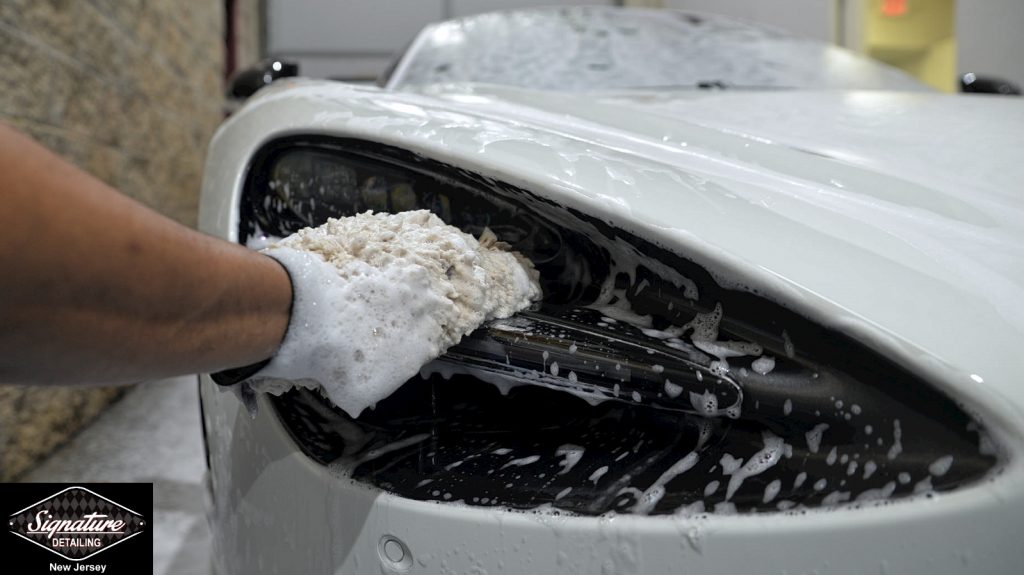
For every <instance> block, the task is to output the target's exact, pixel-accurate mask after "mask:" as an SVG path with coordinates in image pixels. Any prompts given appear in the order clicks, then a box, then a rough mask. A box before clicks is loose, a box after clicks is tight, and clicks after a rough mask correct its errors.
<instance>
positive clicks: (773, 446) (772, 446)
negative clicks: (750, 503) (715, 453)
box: [722, 431, 785, 500]
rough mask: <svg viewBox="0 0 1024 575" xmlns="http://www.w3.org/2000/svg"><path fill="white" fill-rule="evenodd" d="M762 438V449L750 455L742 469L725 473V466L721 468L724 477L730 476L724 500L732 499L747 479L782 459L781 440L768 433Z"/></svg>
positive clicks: (782, 443)
mask: <svg viewBox="0 0 1024 575" xmlns="http://www.w3.org/2000/svg"><path fill="white" fill-rule="evenodd" d="M763 437H764V447H763V448H762V449H761V451H758V452H757V453H755V454H754V455H752V456H751V457H750V460H749V461H748V462H747V464H746V465H743V466H742V467H739V465H737V466H736V467H734V468H733V469H732V470H731V471H727V470H726V469H725V465H723V466H722V467H723V471H724V472H725V473H726V475H731V477H730V478H729V486H728V487H727V488H726V492H725V498H726V500H729V499H732V496H733V495H734V494H735V493H736V490H737V489H739V488H740V486H741V485H743V482H744V481H746V479H747V478H748V477H753V476H755V475H760V474H761V473H764V472H765V471H766V470H768V469H771V468H772V467H774V466H775V464H776V463H778V462H779V458H780V457H782V451H783V446H784V445H785V442H783V441H782V438H781V437H778V436H777V435H775V434H773V433H771V432H770V431H765V432H764V433H763ZM740 464H742V463H740ZM730 467H732V466H730Z"/></svg>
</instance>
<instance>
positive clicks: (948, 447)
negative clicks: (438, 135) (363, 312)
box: [240, 138, 998, 515]
mask: <svg viewBox="0 0 1024 575" xmlns="http://www.w3.org/2000/svg"><path fill="white" fill-rule="evenodd" d="M422 208H428V209H430V210H432V211H434V212H435V213H437V214H438V215H439V216H440V217H441V218H442V219H444V220H445V221H447V222H448V223H450V224H453V225H456V226H458V227H460V228H462V229H463V230H465V231H468V232H471V233H474V234H477V235H478V234H479V233H480V232H482V231H483V229H484V227H490V228H491V229H492V230H494V231H495V232H496V234H497V235H498V237H499V238H500V239H502V240H504V241H507V242H508V243H510V244H511V245H512V246H513V248H515V249H517V250H519V251H521V252H522V253H524V254H525V255H527V256H528V257H530V258H531V259H532V260H533V261H534V262H535V264H536V265H537V267H538V269H539V270H540V272H541V278H542V283H543V289H544V293H545V302H544V306H556V307H558V308H559V309H563V310H572V309H580V310H581V311H580V312H579V313H580V314H581V316H583V315H586V316H587V317H588V318H589V319H587V321H589V322H590V324H591V325H593V328H594V331H593V333H594V334H595V335H594V337H595V340H594V342H599V341H600V338H601V337H613V336H614V337H617V338H620V339H622V338H625V339H627V340H628V343H630V344H636V345H638V346H647V348H650V349H657V348H658V347H657V346H662V347H664V346H669V347H671V346H675V348H674V349H676V350H680V349H684V347H683V346H688V347H686V348H685V349H687V350H690V351H692V352H693V355H692V356H688V357H691V358H692V359H693V361H694V362H696V363H698V364H700V365H702V366H704V367H706V368H707V369H717V370H718V371H717V373H718V374H719V376H720V378H721V380H722V381H724V382H726V383H728V382H733V383H734V384H735V385H738V386H739V389H741V390H743V393H742V395H743V396H744V403H743V411H742V414H741V415H740V417H739V418H738V419H728V418H704V417H698V416H694V415H693V414H688V413H680V412H676V411H671V410H665V409H657V407H658V406H659V405H660V406H662V407H664V406H665V405H671V404H672V402H673V401H674V400H676V399H678V398H677V397H672V396H673V393H675V392H676V389H675V388H673V387H671V386H670V385H669V384H670V383H671V381H670V378H669V377H668V376H666V375H665V374H664V373H663V372H664V371H668V372H669V374H671V373H672V371H671V370H672V369H676V366H669V369H667V370H666V368H665V366H660V367H661V368H662V370H661V371H658V370H651V369H649V368H650V367H651V366H650V365H646V366H644V370H639V369H638V373H640V372H641V371H643V373H642V375H643V377H645V378H649V379H650V380H651V385H652V387H651V390H650V391H651V393H650V397H645V398H644V402H643V404H641V405H636V404H627V403H621V402H606V403H601V404H599V405H590V404H588V403H587V402H585V401H582V400H580V399H579V398H577V397H573V396H571V395H568V394H564V393H559V392H556V391H551V390H549V389H543V388H539V387H533V386H521V387H516V388H514V389H511V390H505V391H507V394H503V393H502V392H501V390H499V388H498V387H495V386H492V385H488V384H487V383H484V382H481V381H480V380H479V379H478V378H477V377H473V376H468V375H465V374H455V375H451V373H446V374H445V375H450V378H448V379H446V378H445V377H443V376H442V375H439V374H434V375H426V374H425V376H424V378H423V379H422V380H419V379H417V380H413V381H411V382H410V383H409V384H408V385H405V386H404V387H403V388H401V389H400V390H399V391H398V392H396V393H395V394H394V395H393V396H391V397H389V398H388V399H386V400H385V401H383V402H381V403H380V404H378V405H377V407H376V409H374V410H368V411H367V412H364V414H363V415H361V416H360V417H359V418H358V419H352V418H350V417H348V416H347V415H345V414H344V413H343V412H342V411H341V410H339V409H336V408H334V407H333V406H331V405H330V404H329V403H327V402H326V400H325V399H323V398H322V397H320V396H319V394H317V393H315V392H310V391H308V390H301V391H292V392H289V393H287V394H285V395H284V396H281V397H277V398H273V399H272V402H273V404H274V405H275V407H276V411H277V414H278V415H279V417H280V418H281V420H282V421H283V422H284V424H285V426H286V427H287V429H288V430H289V432H290V433H291V434H292V437H293V438H294V439H295V441H296V443H297V445H298V447H299V448H300V449H302V450H303V451H304V452H305V453H306V454H307V455H308V456H309V457H311V458H312V459H314V460H316V461H318V462H320V463H322V464H324V465H336V466H340V467H342V468H344V469H345V471H346V472H347V473H349V474H351V475H352V476H353V477H354V478H355V479H357V480H359V481H363V482H366V483H369V484H372V485H376V486H378V487H380V488H382V489H386V490H389V491H392V492H394V493H397V494H399V495H402V496H405V497H410V498H415V499H426V500H437V501H461V502H463V503H465V504H469V505H481V506H503V507H509V508H517V509H530V508H536V507H541V506H551V507H554V508H557V509H561V510H564V511H567V512H572V513H580V514H587V515H596V514H601V513H607V512H634V513H645V514H670V513H680V512H682V513H696V512H763V511H778V510H792V509H801V508H813V507H822V506H832V505H839V504H863V503H865V502H870V501H877V500H887V499H892V498H901V497H907V496H911V495H914V494H930V493H933V492H935V491H948V490H951V489H955V488H957V487H960V486H962V485H965V484H968V483H971V482H974V481H977V480H978V479H979V478H981V477H983V476H985V475H986V474H988V473H990V472H991V471H992V470H993V469H994V468H995V467H996V466H997V463H998V458H997V456H996V454H995V453H994V451H993V449H992V447H991V445H992V444H991V441H990V440H989V439H988V438H987V437H986V435H985V433H984V432H983V430H982V427H981V425H980V424H979V423H978V422H976V421H974V420H973V419H972V418H971V417H970V416H969V415H967V414H966V413H965V412H964V411H963V410H962V409H960V408H959V407H958V406H957V405H956V404H955V403H954V402H953V401H951V400H950V399H949V398H947V397H945V396H943V395H942V394H940V393H939V392H937V391H936V390H935V389H934V388H933V387H931V386H930V385H928V383H927V382H925V381H923V380H922V379H921V378H919V377H917V376H916V375H914V374H912V373H909V372H907V371H906V370H904V369H902V368H901V367H899V366H897V365H896V364H894V363H893V362H892V361H890V360H888V359H887V358H885V357H883V356H881V355H879V354H877V353H875V352H873V351H871V350H870V349H868V348H867V347H865V346H864V345H862V344H860V343H859V342H857V341H855V340H853V339H851V338H849V337H847V336H845V335H843V334H840V333H836V332H834V331H830V330H827V329H825V328H822V327H821V326H818V325H816V324H814V323H813V322H810V321H808V320H807V319H805V318H803V317H801V316H798V315H797V314H795V313H792V312H790V311H788V310H786V309H785V308H783V307H781V306H779V305H777V304H775V303H772V302H770V301H768V300H765V299H764V298H761V297H759V296H757V295H755V294H753V293H749V292H741V291H736V290H730V289H725V288H723V287H721V286H719V285H718V284H717V283H716V282H715V281H714V280H713V279H712V277H711V275H710V274H708V273H707V271H706V270H704V269H702V268H700V267H699V266H697V265H696V264H694V263H693V262H691V261H689V260H687V259H685V258H684V257H682V256H680V255H679V254H676V253H673V252H671V251H669V250H666V249H664V248H662V247H659V246H657V245H654V244H652V243H651V242H648V241H646V240H644V239H643V238H640V237H637V236H635V235H633V234H631V233H629V232H627V231H624V230H622V229H618V228H615V227H613V226H611V225H609V224H608V223H606V222H602V221H599V220H597V219H594V218H592V217H590V216H588V215H586V214H582V213H579V212H576V211H573V210H569V209H566V208H564V207H562V206H558V205H555V204H554V203H552V202H551V201H549V200H546V199H544V198H540V197H538V196H535V195H532V194H530V193H529V192H527V191H524V190H520V189H517V188H515V187H513V186H509V185H507V184H503V183H501V182H495V181H492V180H489V179H487V178H483V177H480V176H477V175H474V174H471V173H467V172H465V171H462V170H459V169H457V168H454V167H452V166H447V165H444V164H441V163H439V162H435V161H431V160H428V159H425V158H422V157H419V156H416V155H413V154H410V153H408V152H404V151H402V150H398V149H394V148H390V147H386V146H382V145H376V144H371V143H367V142H359V141H351V140H339V139H329V138H289V139H284V140H280V141H277V142H274V143H272V144H270V145H268V146H267V147H265V148H264V149H263V150H262V151H261V152H260V153H259V154H258V155H257V157H256V158H255V161H254V164H253V165H252V166H251V170H250V173H249V176H248V179H247V183H246V188H245V190H244V194H243V198H242V203H241V206H240V213H241V230H240V238H241V240H242V241H243V242H245V241H246V240H247V239H249V238H252V237H255V236H258V235H260V234H270V235H277V236H285V235H288V234H290V233H292V232H294V231H297V230H298V229H300V228H302V227H305V226H310V225H317V224H319V223H321V222H323V221H324V220H325V219H326V218H328V217H339V216H346V215H351V214H355V213H358V212H362V211H365V210H368V209H372V210H377V211H393V212H394V211H402V210H410V209H422ZM625 303H628V305H624V304H625ZM626 308H628V309H629V310H630V312H631V313H632V316H628V314H627V316H620V317H618V318H616V317H612V316H614V315H616V313H620V312H616V311H615V310H620V311H621V310H623V309H626ZM587 314H589V315H587ZM715 314H718V315H715ZM637 317H639V318H642V319H641V320H636V319H635V318H637ZM631 318H632V319H631ZM700 318H705V319H706V318H715V319H714V326H715V330H714V331H715V333H714V337H713V338H710V339H708V338H704V339H701V338H700V337H698V336H699V335H700V334H699V333H698V330H700V329H705V328H706V326H705V327H701V325H703V324H701V323H700V321H698V320H699V319H700ZM687 326H688V327H687ZM548 335H549V336H550V337H552V338H554V339H557V334H555V335H550V334H548ZM545 337H548V336H545ZM593 349H598V347H597V344H596V343H594V347H593ZM498 351H501V350H498ZM690 351H688V352H687V353H690ZM453 356H454V354H453ZM495 357H497V356H495ZM520 359H522V360H523V361H534V362H536V363H540V362H541V358H539V357H535V358H526V359H523V358H520ZM584 359H585V360H587V361H594V358H591V357H588V358H583V359H581V360H580V361H584ZM641 360H642V357H640V358H638V357H631V359H629V361H631V362H632V363H633V364H636V366H640V365H641V364H642V363H643V362H642V361H641ZM456 361H458V360H456ZM716 362H718V363H716ZM541 365H542V367H541V369H548V367H549V364H547V363H543V364H541ZM614 365H615V362H605V363H604V364H601V365H597V363H595V365H594V366H591V368H592V369H591V371H592V373H593V374H594V377H619V375H616V373H615V371H616V370H615V369H614ZM680 365H682V364H680ZM626 367H630V365H626ZM582 369H583V368H582V367H581V370H582ZM680 369H681V368H680ZM439 371H440V372H442V373H443V372H444V371H445V370H443V369H442V370H439ZM454 371H456V372H457V371H459V370H457V369H456V370H454ZM730 385H731V384H730ZM712 387H713V386H709V389H711V388H712ZM715 389H717V388H715ZM728 389H732V388H730V387H729V385H724V386H723V387H722V388H721V390H722V391H720V392H719V391H716V392H715V393H721V394H722V395H720V396H719V397H717V398H715V400H716V402H717V401H719V400H721V401H723V402H724V401H727V400H726V399H721V398H725V397H728V393H729V391H728ZM677 395H678V394H677ZM682 397H683V399H687V400H688V399H691V398H687V397H685V396H682ZM700 399H701V398H700V397H699V394H698V397H697V399H695V400H694V401H698V400H700ZM694 405H696V404H694ZM691 411H693V410H691Z"/></svg>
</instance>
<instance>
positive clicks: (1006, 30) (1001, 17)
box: [956, 0, 1024, 88]
mask: <svg viewBox="0 0 1024 575" xmlns="http://www.w3.org/2000/svg"><path fill="white" fill-rule="evenodd" d="M956 41H957V69H958V71H959V72H960V73H961V74H963V73H967V72H974V73H976V74H978V75H992V76H999V77H1002V78H1005V79H1007V80H1010V81H1011V82H1013V83H1015V84H1017V86H1019V87H1020V88H1024V58H1022V57H1021V56H1022V55H1024V2H1021V0H957V2H956Z"/></svg>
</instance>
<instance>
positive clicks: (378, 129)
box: [201, 81, 1024, 441]
mask: <svg viewBox="0 0 1024 575" xmlns="http://www.w3.org/2000/svg"><path fill="white" fill-rule="evenodd" d="M229 122H231V123H240V124H242V125H244V126H245V128H244V129H236V130H232V131H231V132H232V134H233V135H232V138H233V139H232V140H231V141H222V140H223V139H222V138H220V137H218V138H216V139H215V140H214V143H213V147H214V148H220V149H221V151H220V152H219V153H220V154H221V155H226V156H227V157H231V156H232V155H233V156H235V157H236V158H237V159H238V160H239V162H240V165H241V164H244V163H245V158H247V157H249V156H250V155H251V153H252V152H253V151H254V150H255V149H256V148H258V146H259V145H262V143H264V142H266V141H268V140H270V139H272V138H274V137H277V136H282V135H287V134H294V133H329V134H337V135H343V136H349V137H357V138H364V139H368V140H372V141H378V142H382V143H387V144H392V145H396V146H399V147H403V148H406V149H409V150H412V151H415V152H418V153H422V154H424V155H427V156H431V157H433V158H435V159H438V160H441V161H444V162H447V163H450V164H454V165H457V166H459V167H462V168H465V169H469V170H473V171H476V172H479V173H482V174H484V175H487V176H491V177H495V178H497V179H501V180H505V181H508V182H509V183H512V184H515V185H518V186H521V187H524V188H526V189H530V190H532V191H534V192H536V193H538V194H540V195H544V196H547V197H550V198H551V199H553V200H555V201H558V202H560V203H562V204H564V205H566V206H569V207H573V208H577V209H581V210H585V211H587V212H589V213H591V214H593V215H595V216H597V217H601V218H604V219H606V220H608V221H610V222H611V223H613V224H614V225H617V226H620V227H623V228H625V229H628V230H629V231H631V232H633V233H636V234H638V235H641V236H644V237H646V238H648V239H650V240H652V241H655V242H657V243H660V244H663V245H666V246H668V247H670V248H671V249H673V250H675V251H678V252H680V253H684V254H686V255H687V257H690V258H691V259H693V260H694V261H696V262H698V263H700V264H702V265H704V266H705V267H707V268H708V269H709V270H711V271H712V272H713V273H715V274H716V276H717V277H718V278H719V280H720V281H721V282H722V283H724V284H726V285H731V286H733V287H738V288H740V289H749V290H754V291H757V292H758V293H760V294H762V295H767V296H768V297H770V298H772V299H775V300H777V301H779V302H780V303H783V304H784V305H786V306H788V307H790V308H793V309H795V310H796V311H798V312H801V313H803V314H804V315H806V316H808V317H810V318H812V319H814V320H816V321H818V322H819V323H822V324H824V325H827V326H830V327H832V328H835V329H839V330H841V331H844V332H846V333H849V334H851V335H853V336H854V337H857V338H858V339H861V340H862V341H864V342H865V343H867V344H868V345H870V346H872V347H874V348H875V349H876V350H878V351H881V352H883V353H885V354H887V355H889V356H890V357H893V358H894V359H895V360H897V361H899V362H901V363H903V364H904V365H907V366H908V367H911V368H912V369H914V370H916V371H918V372H919V373H922V374H924V375H925V376H926V377H928V378H929V379H930V380H932V381H934V382H935V383H936V385H938V386H940V387H941V388H943V389H945V390H946V391H947V392H949V393H950V394H951V395H953V396H954V397H956V398H958V399H961V400H962V401H964V402H965V404H966V405H967V406H968V407H972V408H974V409H976V410H977V411H979V412H980V413H979V416H980V417H981V418H982V419H983V420H986V421H988V422H989V424H990V425H992V426H993V427H996V428H1002V429H1003V430H1004V431H1005V432H1007V433H1009V432H1011V430H1012V434H1013V435H1014V436H1015V437H1016V438H1017V439H1016V440H1017V441H1019V439H1020V437H1021V436H1022V434H1021V432H1020V428H1021V425H1020V422H1021V421H1022V420H1024V386H1022V385H1021V384H1020V383H1019V382H1018V381H1017V380H1018V378H1019V377H1020V373H1021V372H1022V371H1024V369H1022V368H1024V360H1022V359H1021V357H1022V355H1021V354H1020V351H1019V350H1021V349H1024V199H1022V197H1021V196H1022V190H1024V186H1022V184H1021V182H1022V181H1024V162H1022V161H1021V159H1020V150H1024V104H1022V103H1021V102H1019V101H1017V100H1014V99H1000V98H986V97H970V96H951V95H940V94H930V93H889V92H869V91H864V92H840V91H820V92H812V91H770V92H745V91H744V92H722V91H710V92H701V91H685V92H670V91H657V92H654V91H633V92H609V93H599V94H594V93H588V94H568V93H556V92H538V91H529V90H522V89H513V88H505V87H495V86H485V85H471V84H459V85H434V86H429V87H424V88H420V89H419V90H418V91H416V92H391V91H383V90H378V89H373V88H365V87H353V86H346V85H342V84H337V83H326V82H309V81H289V82H279V83H278V84H276V85H275V87H273V88H271V89H269V90H265V91H264V92H263V93H262V94H261V95H260V96H259V97H257V98H255V99H254V100H253V101H252V102H250V103H249V104H248V105H247V106H246V108H245V109H244V110H243V111H242V112H241V113H239V114H237V115H236V116H235V117H233V118H232V119H231V120H229ZM222 133H223V132H222ZM228 148H230V149H228ZM211 157H213V155H212V153H211ZM218 157H220V156H218ZM235 181H236V182H237V186H236V187H239V188H240V186H241V175H239V176H238V177H237V178H236V180H235ZM204 194H205V195H206V196H207V197H210V198H214V197H215V196H216V195H218V194H214V193H213V192H212V191H210V190H206V191H204ZM219 196H220V198H223V199H220V198H217V199H216V201H218V202H220V205H219V206H217V207H216V209H208V210H206V212H205V214H204V216H203V217H204V218H207V219H206V220H204V221H203V222H201V225H202V226H204V227H207V228H208V229H215V228H216V225H215V224H214V220H215V219H217V218H221V217H228V218H232V217H234V216H232V215H231V214H232V206H233V205H237V190H236V192H235V195H233V196H228V195H227V194H219ZM205 201H206V199H205V198H204V202H205ZM210 218H212V219H210ZM794 344H795V345H799V342H794Z"/></svg>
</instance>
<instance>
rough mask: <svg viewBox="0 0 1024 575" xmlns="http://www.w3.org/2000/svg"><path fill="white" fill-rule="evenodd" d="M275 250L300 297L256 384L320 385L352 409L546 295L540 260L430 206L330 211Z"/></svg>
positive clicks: (281, 387) (278, 388)
mask: <svg viewBox="0 0 1024 575" xmlns="http://www.w3.org/2000/svg"><path fill="white" fill-rule="evenodd" d="M266 253H267V254H268V255H270V256H272V257H274V258H276V259H278V260H279V261H280V262H282V263H283V264H284V265H285V267H287V268H288V270H289V272H290V274H291V276H292V283H293V286H294V290H295V304H294V306H293V315H292V320H291V323H290V325H289V329H288V335H287V337H286V338H285V342H284V344H283V345H282V346H281V349H280V350H279V351H278V353H277V354H276V355H275V357H274V359H273V361H271V363H270V364H269V365H268V366H267V367H266V368H265V369H264V371H263V372H262V373H261V375H262V376H264V378H263V379H257V380H255V381H254V382H252V384H253V388H254V389H256V390H257V391H267V392H271V393H275V394H280V393H283V392H284V391H287V390H288V389H290V388H291V387H295V386H303V387H311V388H315V387H321V388H322V390H323V392H324V394H325V395H326V396H327V397H328V398H329V399H330V400H331V401H332V402H333V403H334V404H335V405H337V406H339V407H341V408H342V409H344V410H345V411H346V412H348V413H349V414H350V415H352V416H353V417H357V416H358V415H359V413H361V412H362V411H363V410H364V409H365V408H367V407H372V406H373V405H375V404H376V403H377V402H378V401H380V400H381V399H384V398H385V397H387V396H388V395H390V394H391V393H392V392H394V391H395V389H397V388H398V387H399V386H401V385H402V384H403V383H404V382H405V381H406V380H408V379H409V378H411V377H413V376H414V375H416V374H417V373H418V372H419V370H420V368H421V367H422V366H423V365H424V364H426V363H427V362H429V361H430V360H432V359H434V358H436V357H437V356H439V355H441V354H442V353H444V352H445V350H447V349H448V348H449V347H451V346H452V345H454V344H456V343H458V341H459V340H460V339H461V338H462V336H463V335H466V334H468V333H470V332H471V331H473V330H474V329H476V328H477V327H478V326H479V325H480V324H482V323H483V322H484V321H486V320H489V319H492V318H504V317H508V316H510V315H512V314H513V313H515V312H517V311H519V310H521V309H523V308H525V307H527V306H528V305H529V304H530V302H531V301H533V300H536V299H538V298H539V297H540V287H539V284H538V282H537V279H538V278H537V273H536V271H535V270H534V269H533V266H532V264H530V263H529V262H528V261H526V260H525V259H524V258H522V257H521V256H519V255H518V254H515V253H512V252H510V251H508V246H507V245H505V244H503V243H501V242H499V241H498V240H497V238H496V237H495V236H494V234H493V233H491V232H490V231H489V230H485V231H484V233H483V234H482V235H481V237H480V239H479V241H478V240H477V239H475V238H473V237H472V236H471V235H469V234H466V233H463V232H462V231H460V230H459V229H457V228H455V227H452V226H449V225H447V224H445V223H444V222H443V221H442V220H441V219H440V218H438V217H437V216H436V215H434V214H431V213H430V212H428V211H426V210H419V211H412V212H402V213H398V214H384V213H380V214H374V213H373V212H366V213H363V214H359V215H356V216H353V217H349V218H340V219H330V220H328V222H327V223H326V224H324V225H322V226H320V227H318V228H306V229H303V230H300V231H299V232H297V233H295V234H293V235H292V236H289V237H288V238H286V239H284V240H281V241H280V242H277V243H276V244H274V245H272V246H271V247H269V248H267V250H266ZM266 378H272V379H266Z"/></svg>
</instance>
